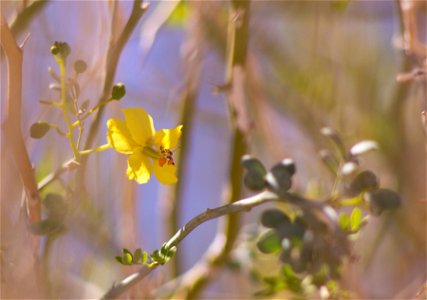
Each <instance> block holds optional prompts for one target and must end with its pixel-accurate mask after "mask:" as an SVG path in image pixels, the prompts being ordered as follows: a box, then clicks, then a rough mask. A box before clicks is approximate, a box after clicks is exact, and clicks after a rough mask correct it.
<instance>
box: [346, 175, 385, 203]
mask: <svg viewBox="0 0 427 300" xmlns="http://www.w3.org/2000/svg"><path fill="white" fill-rule="evenodd" d="M378 188H379V182H378V179H377V176H376V175H375V174H374V173H373V172H372V171H369V170H367V171H363V172H361V173H359V174H358V175H357V176H356V177H355V178H354V179H353V180H352V182H351V183H350V187H349V188H348V193H349V194H350V196H353V197H354V196H357V195H359V194H360V193H361V192H364V191H369V190H375V189H378Z"/></svg>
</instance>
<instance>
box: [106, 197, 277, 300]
mask: <svg viewBox="0 0 427 300" xmlns="http://www.w3.org/2000/svg"><path fill="white" fill-rule="evenodd" d="M274 200H278V198H277V196H276V195H275V194H273V193H271V192H262V193H260V194H257V195H254V196H252V197H248V198H245V199H242V200H239V201H236V202H234V203H231V204H227V205H223V206H220V207H217V208H213V209H206V211H205V212H203V213H201V214H199V215H197V216H196V217H194V218H193V219H191V220H190V221H189V222H188V223H187V224H185V225H184V226H183V227H182V228H181V229H180V230H178V231H177V232H176V234H175V235H174V236H173V237H172V238H171V239H170V240H169V241H168V242H167V243H166V247H168V248H170V247H174V246H178V245H179V244H180V243H181V241H182V240H183V239H184V238H185V237H187V236H188V235H189V234H190V233H191V232H192V231H193V230H194V229H196V228H197V227H198V226H200V225H201V224H203V223H204V222H206V221H209V220H212V219H215V218H219V217H221V216H224V215H229V214H232V213H238V212H244V211H250V210H251V209H252V208H254V207H255V206H258V205H261V204H264V203H266V202H270V201H274ZM158 266H159V265H155V266H153V267H151V268H149V267H146V266H144V267H142V268H141V269H140V270H139V271H138V272H136V273H133V274H131V275H129V276H127V277H126V278H125V279H123V280H121V281H120V282H119V283H117V284H114V285H113V286H112V287H111V289H110V290H109V291H107V293H105V295H104V296H102V298H101V299H114V298H117V297H119V296H120V295H122V294H123V293H124V292H126V291H127V290H129V289H130V288H131V287H132V286H134V285H135V284H136V283H138V282H139V281H140V280H142V279H143V278H144V277H146V276H147V275H148V274H150V273H151V272H152V271H153V270H154V269H155V268H157V267H158Z"/></svg>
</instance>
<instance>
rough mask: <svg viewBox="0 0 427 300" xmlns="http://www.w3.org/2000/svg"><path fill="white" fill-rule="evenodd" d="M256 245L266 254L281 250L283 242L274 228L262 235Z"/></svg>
mask: <svg viewBox="0 0 427 300" xmlns="http://www.w3.org/2000/svg"><path fill="white" fill-rule="evenodd" d="M256 245H257V247H258V249H259V250H260V251H261V252H262V253H266V254H269V253H274V252H278V251H280V250H281V242H280V240H279V237H278V236H277V234H276V233H275V232H274V231H273V230H269V231H267V232H265V233H264V234H263V235H261V237H260V239H259V241H258V242H257V244H256Z"/></svg>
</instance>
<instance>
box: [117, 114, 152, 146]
mask: <svg viewBox="0 0 427 300" xmlns="http://www.w3.org/2000/svg"><path fill="white" fill-rule="evenodd" d="M123 114H124V115H125V119H126V126H127V127H128V128H129V132H130V133H131V135H132V137H133V140H134V141H135V142H137V143H138V144H139V145H141V146H145V144H146V143H147V141H148V140H149V139H150V138H152V137H153V136H154V125H153V119H152V118H151V116H150V115H149V114H147V113H146V112H145V111H144V110H143V109H142V108H140V107H137V108H126V109H123Z"/></svg>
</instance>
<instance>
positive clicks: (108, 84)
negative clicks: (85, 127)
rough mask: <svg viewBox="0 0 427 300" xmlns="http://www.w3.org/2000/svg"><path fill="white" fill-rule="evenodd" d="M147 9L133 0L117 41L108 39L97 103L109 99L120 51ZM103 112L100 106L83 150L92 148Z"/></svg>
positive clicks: (112, 38) (140, 2) (138, 1)
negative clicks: (102, 83)
mask: <svg viewBox="0 0 427 300" xmlns="http://www.w3.org/2000/svg"><path fill="white" fill-rule="evenodd" d="M147 9H148V5H147V4H144V3H143V1H142V0H135V1H134V2H133V7H132V12H131V14H130V16H129V19H128V21H127V23H126V25H125V27H124V28H123V31H122V32H121V33H120V36H119V37H118V39H117V40H115V39H114V37H111V38H110V44H109V47H108V50H107V59H106V68H105V79H104V87H103V91H102V95H101V97H100V99H99V101H98V102H102V101H104V100H106V99H107V98H108V97H109V95H110V93H111V88H112V86H113V80H114V76H115V74H116V70H117V65H118V62H119V59H120V55H121V53H122V50H123V48H124V46H125V45H126V43H127V41H128V40H129V38H130V36H131V34H132V32H133V30H134V29H135V27H136V25H137V24H138V22H139V20H140V19H141V17H142V16H143V15H144V13H145V12H146V11H147ZM113 20H114V18H113ZM114 26H115V24H114V22H113V23H112V24H111V28H112V30H113V28H114ZM104 110H105V106H101V107H100V108H99V110H98V111H97V113H96V115H95V119H94V120H93V122H92V123H91V125H90V128H89V134H88V137H87V139H86V143H85V147H84V148H85V149H89V148H91V147H92V144H93V141H94V139H95V136H96V134H97V132H98V129H99V123H100V122H101V117H102V114H103V112H104Z"/></svg>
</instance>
